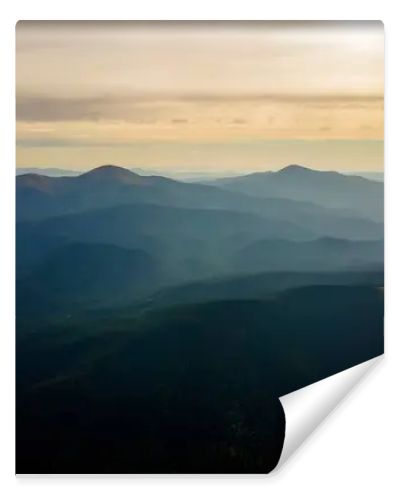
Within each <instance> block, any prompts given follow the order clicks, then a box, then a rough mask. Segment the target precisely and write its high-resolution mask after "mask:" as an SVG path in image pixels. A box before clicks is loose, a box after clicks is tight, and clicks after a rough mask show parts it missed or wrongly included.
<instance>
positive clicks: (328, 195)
mask: <svg viewBox="0 0 400 500" xmlns="http://www.w3.org/2000/svg"><path fill="white" fill-rule="evenodd" d="M212 184H214V185H218V186H222V187H224V188H225V189H230V190H232V191H237V192H242V193H245V194H248V195H253V196H264V197H267V198H268V197H271V196H274V197H282V198H288V199H291V200H298V201H309V202H313V203H316V204H319V205H322V206H325V207H329V208H338V209H348V210H353V211H355V213H358V214H359V215H363V216H367V217H371V218H373V219H375V220H378V221H380V220H382V218H383V184H382V183H380V182H374V181H372V180H368V179H365V178H363V177H360V176H355V175H342V174H339V173H338V172H323V171H318V170H311V169H309V168H305V167H301V166H299V165H290V166H288V167H285V168H283V169H282V170H279V171H278V172H259V173H254V174H249V175H245V176H241V177H233V178H226V179H219V180H217V181H215V182H214V183H212Z"/></svg>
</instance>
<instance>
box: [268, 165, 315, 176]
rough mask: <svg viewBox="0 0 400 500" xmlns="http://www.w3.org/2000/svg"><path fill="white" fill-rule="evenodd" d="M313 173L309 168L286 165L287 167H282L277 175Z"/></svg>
mask: <svg viewBox="0 0 400 500" xmlns="http://www.w3.org/2000/svg"><path fill="white" fill-rule="evenodd" d="M309 172H315V170H312V169H311V168H306V167H302V166H301V165H295V164H293V165H288V166H287V167H283V168H282V169H281V170H278V171H277V172H276V173H277V174H285V175H286V174H293V173H309Z"/></svg>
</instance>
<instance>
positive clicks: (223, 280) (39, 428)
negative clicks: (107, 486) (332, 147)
mask: <svg viewBox="0 0 400 500" xmlns="http://www.w3.org/2000/svg"><path fill="white" fill-rule="evenodd" d="M16 197H17V198H16V200H17V206H16V211H17V227H16V240H17V241H16V244H17V255H16V270H17V283H16V285H17V286H16V291H17V293H16V298H17V471H18V472H21V473H22V472H59V473H63V472H75V473H84V472H99V473H100V472H113V473H118V472H263V471H267V470H270V469H272V468H273V467H274V465H275V464H276V463H277V461H278V459H279V454H280V451H281V447H282V441H283V436H284V418H283V414H282V410H281V407H280V405H279V403H278V402H277V399H276V398H277V396H279V395H282V394H284V393H285V392H290V391H292V390H295V389H297V388H300V387H301V386H303V385H306V384H309V383H312V382H315V381H317V380H319V379H321V378H323V377H326V376H328V375H331V374H333V373H335V372H337V371H339V370H343V369H345V368H348V367H350V366H353V365H354V364H356V363H360V362H362V361H365V360H367V359H369V358H371V357H373V356H376V355H378V354H380V353H381V352H382V349H383V345H382V338H383V293H382V290H383V221H382V213H383V185H382V183H380V182H374V181H370V180H366V179H364V178H361V177H357V176H351V175H346V176H345V175H341V174H338V173H333V172H327V173H323V172H316V171H313V170H310V169H305V168H303V167H297V166H291V167H287V168H285V169H283V170H281V171H279V172H276V173H262V174H252V175H250V176H244V177H243V176H242V177H237V178H229V179H220V180H218V181H215V182H214V183H213V185H205V184H198V183H187V182H178V181H175V180H172V179H168V178H165V177H160V176H141V175H139V174H137V173H134V172H132V171H130V170H127V169H123V168H119V167H113V166H104V167H100V168H97V169H94V170H92V171H89V172H87V173H85V174H82V175H76V176H57V177H50V176H44V175H38V174H31V173H29V174H26V175H19V176H18V177H17V179H16ZM266 422H267V424H266Z"/></svg>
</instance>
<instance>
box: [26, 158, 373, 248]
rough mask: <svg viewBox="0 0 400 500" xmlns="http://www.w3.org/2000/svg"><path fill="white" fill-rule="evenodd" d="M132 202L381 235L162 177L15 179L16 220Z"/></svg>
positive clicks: (100, 173) (345, 220) (107, 171)
mask: <svg viewBox="0 0 400 500" xmlns="http://www.w3.org/2000/svg"><path fill="white" fill-rule="evenodd" d="M133 203H146V204H158V205H165V206H175V207H181V208H206V209H224V210H233V211H235V212H238V211H239V212H247V213H254V214H256V215H261V216H263V217H267V218H269V219H275V220H279V221H282V222H291V223H293V224H296V225H297V226H301V227H302V228H304V229H305V230H307V232H308V234H309V236H311V235H312V234H313V235H314V236H318V235H328V236H333V237H340V238H355V239H357V238H360V239H376V238H381V237H382V236H383V226H382V224H376V223H374V222H372V221H370V220H367V219H365V218H361V217H356V216H354V215H353V214H351V213H348V212H346V211H340V210H329V209H326V208H323V207H320V206H316V205H315V204H312V203H309V202H306V201H303V202H299V201H292V200H288V199H285V200H282V199H277V198H274V197H270V198H268V200H266V199H263V198H256V197H254V196H248V195H245V194H240V193H233V192H229V191H225V190H223V189H220V188H217V187H213V186H205V185H201V184H189V183H183V182H177V181H173V180H172V179H167V178H165V177H158V176H140V175H138V174H135V173H134V172H131V171H130V170H127V169H122V168H120V167H113V166H104V167H99V168H97V169H94V170H91V171H90V172H87V173H85V174H83V175H80V176H78V177H74V178H71V177H70V178H65V177H64V178H51V177H44V176H37V175H33V174H31V175H23V176H19V177H18V178H17V220H40V219H43V218H46V217H52V216H55V215H62V214H67V213H79V212H84V211H87V210H93V209H96V208H104V207H112V206H116V205H122V204H133Z"/></svg>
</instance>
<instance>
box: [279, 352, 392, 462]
mask: <svg viewBox="0 0 400 500" xmlns="http://www.w3.org/2000/svg"><path fill="white" fill-rule="evenodd" d="M382 358H383V355H381V356H378V357H376V358H373V359H370V360H369V361H366V362H365V363H361V364H359V365H356V366H354V367H353V368H349V369H348V370H344V371H342V372H339V373H337V374H336V375H332V376H331V377H327V378H325V379H323V380H320V381H319V382H316V383H315V384H311V385H308V386H306V387H303V388H302V389H299V390H298V391H294V392H291V393H289V394H286V395H284V396H281V397H280V398H279V400H280V402H281V404H282V406H283V410H284V412H285V419H286V429H285V440H284V443H283V449H282V453H281V457H280V459H279V462H278V465H277V466H276V467H275V469H274V472H275V471H278V470H279V469H280V468H281V467H282V466H283V464H285V463H286V462H287V460H288V459H289V457H291V456H292V455H293V453H294V452H295V451H296V450H297V449H298V448H299V447H300V446H301V445H302V443H303V442H304V441H305V440H306V439H307V438H308V436H309V435H310V434H311V433H312V432H313V431H314V430H315V429H316V428H317V427H318V426H319V424H321V423H322V422H323V420H325V418H326V417H327V416H328V415H329V414H330V413H331V411H332V410H333V409H334V408H335V407H336V406H337V405H338V404H339V403H340V401H341V400H342V399H343V398H344V397H345V396H346V395H347V394H348V393H349V392H350V391H351V389H352V388H353V387H354V386H355V385H357V383H358V382H359V381H360V380H361V379H362V378H363V377H364V376H365V375H366V373H367V372H369V371H370V370H371V369H372V368H373V367H375V366H376V365H377V364H378V363H379V361H381V359H382Z"/></svg>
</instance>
